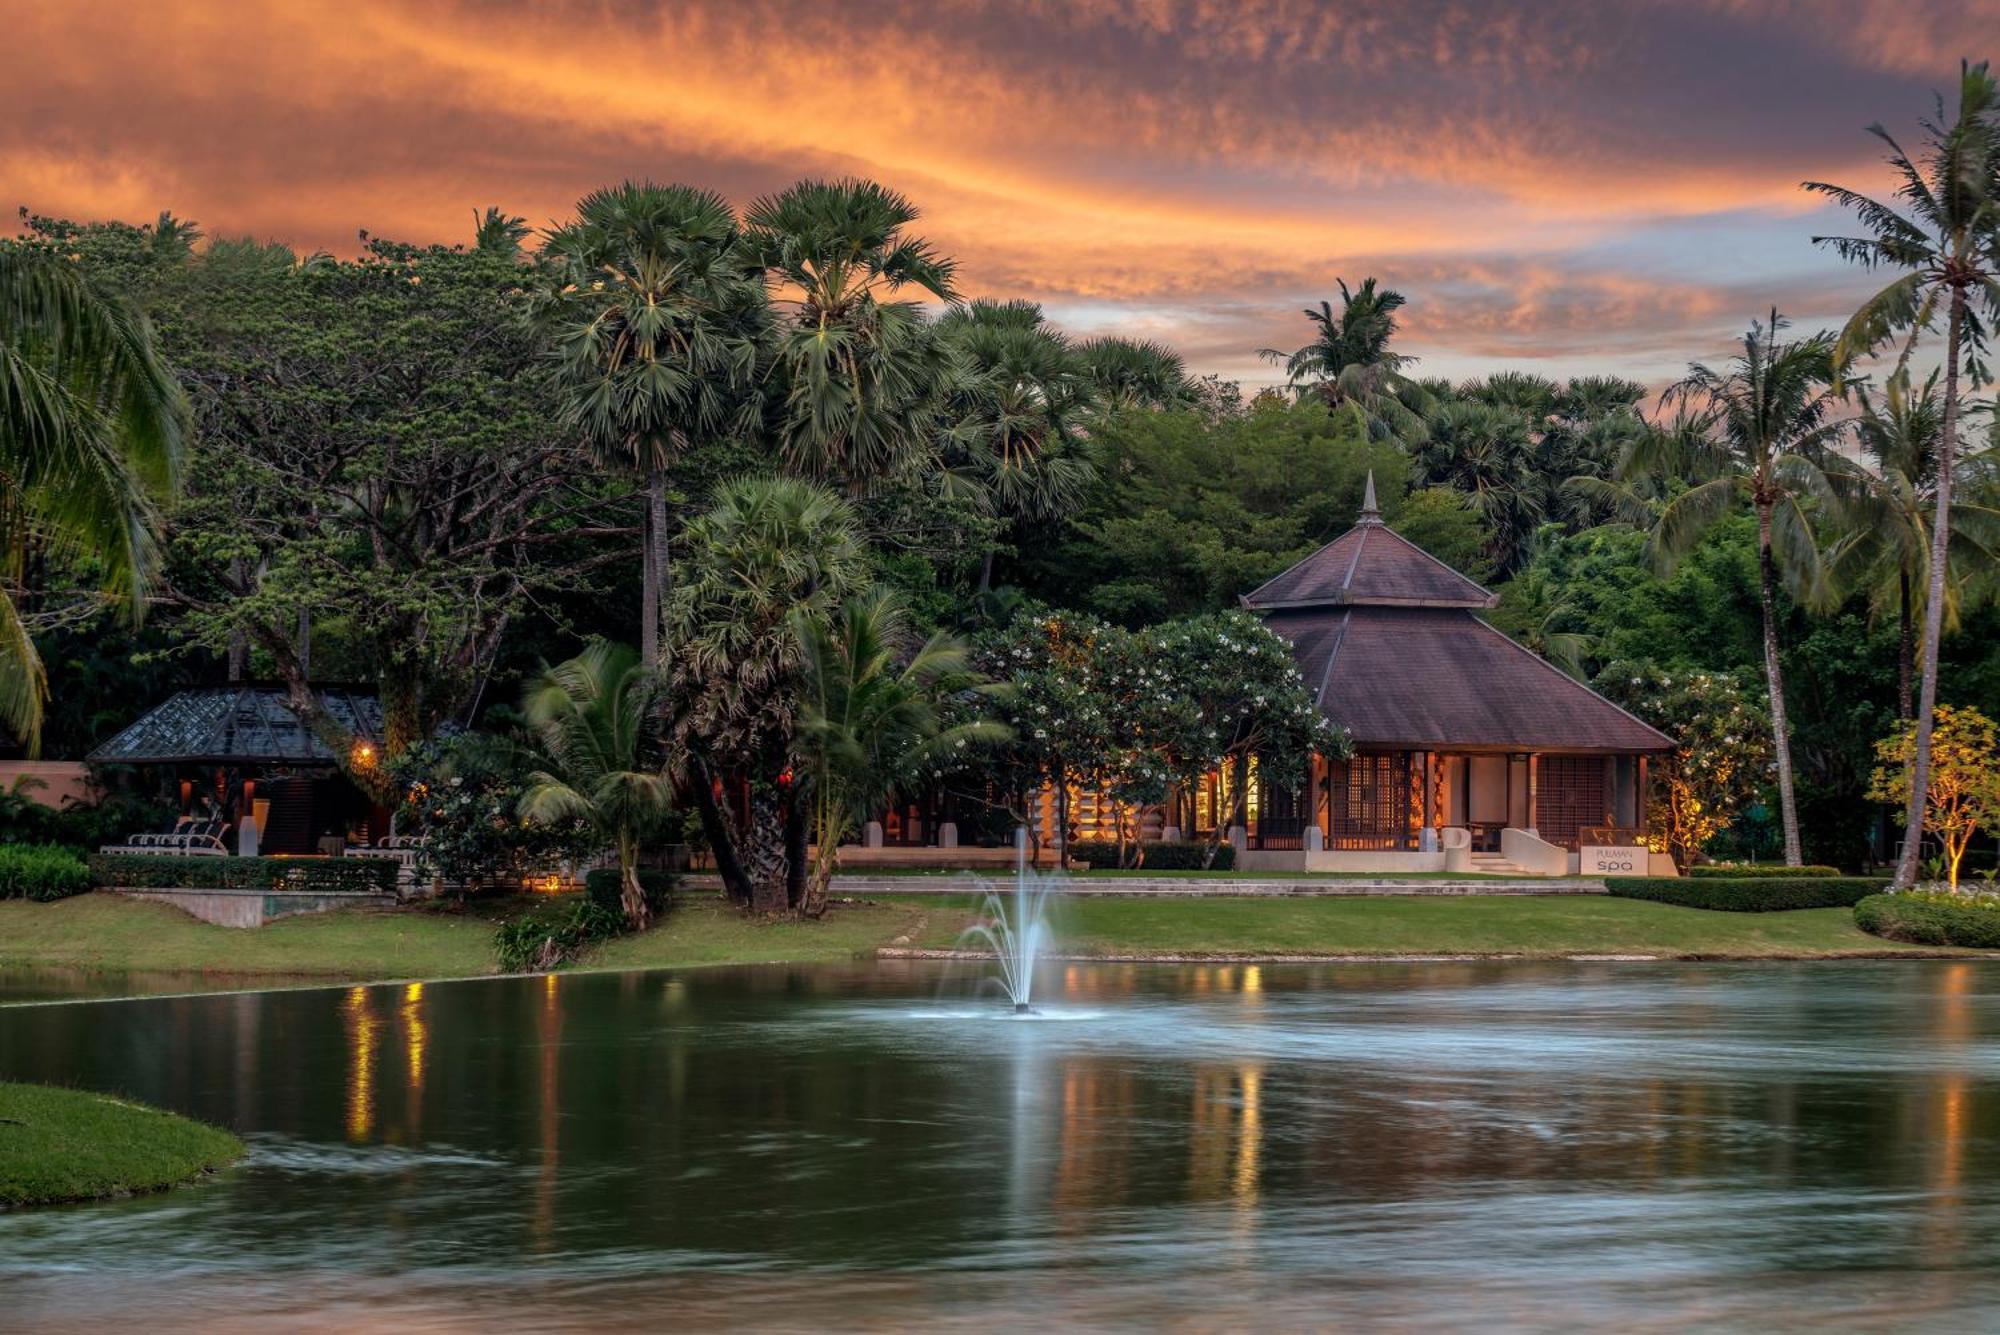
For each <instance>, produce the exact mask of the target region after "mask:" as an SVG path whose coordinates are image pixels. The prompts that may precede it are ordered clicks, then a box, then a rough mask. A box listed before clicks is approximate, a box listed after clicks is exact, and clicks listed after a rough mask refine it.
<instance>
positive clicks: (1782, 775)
mask: <svg viewBox="0 0 2000 1335" xmlns="http://www.w3.org/2000/svg"><path fill="white" fill-rule="evenodd" d="M1777 583H1778V577H1777V567H1776V565H1775V563H1774V562H1773V561H1772V558H1771V507H1770V506H1769V505H1766V504H1761V503H1760V504H1759V505H1758V506H1757V600H1758V603H1759V604H1760V605H1761V607H1762V609H1763V613H1764V681H1765V684H1766V685H1767V686H1769V688H1770V692H1771V740H1772V742H1773V744H1774V746H1775V748H1776V749H1775V752H1774V754H1775V755H1776V756H1777V760H1778V816H1779V819H1780V820H1781V821H1783V823H1784V828H1785V865H1786V866H1788V867H1796V866H1798V865H1799V864H1800V863H1802V862H1804V861H1805V858H1804V856H1803V855H1802V854H1801V853H1800V851H1799V808H1798V800H1797V798H1796V796H1795V795H1794V792H1793V788H1792V734H1791V728H1790V726H1789V725H1788V724H1787V723H1786V721H1785V672H1784V669H1783V668H1782V667H1780V666H1779V664H1778V603H1777Z"/></svg>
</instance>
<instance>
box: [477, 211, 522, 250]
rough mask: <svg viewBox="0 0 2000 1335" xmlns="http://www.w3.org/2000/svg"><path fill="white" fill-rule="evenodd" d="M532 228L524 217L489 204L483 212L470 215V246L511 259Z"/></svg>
mask: <svg viewBox="0 0 2000 1335" xmlns="http://www.w3.org/2000/svg"><path fill="white" fill-rule="evenodd" d="M533 230H534V229H533V228H532V227H530V226H528V220H527V219H526V218H523V217H521V216H519V215H518V214H513V213H502V212H501V211H500V210H499V209H496V208H494V207H493V206H492V205H490V204H489V205H488V206H487V208H486V211H485V212H484V213H474V214H473V215H472V248H473V249H474V250H477V251H481V252H483V253H485V254H488V255H499V256H501V257H502V258H504V259H510V260H511V259H514V258H515V257H517V256H518V255H520V253H521V243H522V242H523V241H525V240H527V239H528V233H530V232H532V231H533Z"/></svg>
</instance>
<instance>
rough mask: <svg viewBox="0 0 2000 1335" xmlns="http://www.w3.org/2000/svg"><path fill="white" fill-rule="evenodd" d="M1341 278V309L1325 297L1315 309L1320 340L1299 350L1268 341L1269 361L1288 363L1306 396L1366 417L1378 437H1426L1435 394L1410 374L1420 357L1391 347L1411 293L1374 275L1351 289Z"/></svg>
mask: <svg viewBox="0 0 2000 1335" xmlns="http://www.w3.org/2000/svg"><path fill="white" fill-rule="evenodd" d="M1335 281H1336V282H1338V283H1339V284H1340V311H1339V312H1338V313H1337V314H1336V313H1335V311H1334V309H1333V305H1332V303H1330V302H1325V301H1322V302H1321V303H1320V304H1319V308H1318V309H1317V310H1314V309H1311V308H1308V309H1307V310H1306V311H1305V317H1306V319H1308V320H1310V321H1312V324H1313V331H1314V332H1313V339H1312V341H1311V342H1310V343H1307V344H1306V345H1305V346H1304V347H1301V348H1299V349H1297V350H1296V351H1293V352H1283V351H1281V350H1279V349H1277V348H1265V349H1264V350H1263V352H1262V354H1261V355H1262V356H1263V358H1264V360H1265V361H1268V362H1271V363H1273V364H1274V365H1278V366H1282V367H1284V368H1285V384H1286V387H1287V388H1288V389H1290V390H1291V392H1292V393H1293V394H1294V395H1296V396H1297V397H1299V398H1302V399H1304V398H1313V399H1319V400H1320V401H1322V402H1324V403H1325V404H1326V405H1327V406H1328V407H1330V408H1333V409H1335V410H1339V409H1342V408H1351V409H1352V410H1353V411H1355V412H1358V413H1359V414H1360V415H1361V419H1362V421H1364V422H1365V423H1367V426H1368V434H1369V436H1370V437H1371V438H1372V439H1375V440H1383V439H1387V438H1392V437H1393V438H1395V439H1399V440H1403V441H1417V440H1421V439H1423V435H1424V422H1423V411H1424V409H1425V407H1426V406H1428V399H1429V395H1428V394H1427V393H1426V392H1425V390H1424V389H1423V387H1422V386H1420V385H1418V384H1416V383H1415V382H1414V381H1411V380H1410V379H1409V378H1407V377H1406V376H1404V374H1403V368H1404V367H1405V366H1407V365H1409V363H1410V362H1411V361H1412V360H1413V359H1412V358H1409V357H1406V356H1403V355H1402V354H1401V353H1396V352H1391V351H1390V350H1389V340H1390V338H1391V337H1393V336H1394V335H1395V332H1396V312H1397V311H1399V310H1401V309H1402V308H1403V307H1404V305H1406V304H1407V298H1405V297H1404V296H1403V294H1402V293H1400V292H1398V291H1396V290H1395V289H1393V288H1386V287H1385V288H1381V289H1379V290H1378V289H1377V288H1376V286H1375V280H1374V279H1373V278H1365V279H1363V280H1362V281H1361V286H1360V287H1358V288H1355V289H1354V290H1353V291H1349V290H1348V287H1347V282H1346V280H1345V279H1336V280H1335Z"/></svg>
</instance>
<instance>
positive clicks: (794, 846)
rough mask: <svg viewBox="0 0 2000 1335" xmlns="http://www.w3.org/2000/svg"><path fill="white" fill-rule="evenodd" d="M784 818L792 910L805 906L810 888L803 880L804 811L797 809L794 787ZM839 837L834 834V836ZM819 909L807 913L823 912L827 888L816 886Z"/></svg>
mask: <svg viewBox="0 0 2000 1335" xmlns="http://www.w3.org/2000/svg"><path fill="white" fill-rule="evenodd" d="M784 819H785V904H786V906H787V907H789V908H792V909H798V910H802V909H804V908H805V907H806V896H807V894H808V893H809V889H808V886H807V882H806V844H807V843H808V839H807V830H806V813H805V812H804V811H802V810H800V809H799V798H798V793H797V790H796V789H795V788H794V789H788V790H787V791H786V793H785V798H784ZM838 837H839V836H838V835H836V836H835V838H838ZM819 898H820V903H819V909H818V912H815V913H811V914H808V915H807V916H809V917H814V918H817V917H818V916H819V915H820V914H821V913H824V912H826V887H825V886H824V885H821V886H820V887H819Z"/></svg>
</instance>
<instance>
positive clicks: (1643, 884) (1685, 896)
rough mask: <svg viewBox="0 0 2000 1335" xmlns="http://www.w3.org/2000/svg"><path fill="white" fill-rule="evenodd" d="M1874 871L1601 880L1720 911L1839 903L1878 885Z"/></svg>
mask: <svg viewBox="0 0 2000 1335" xmlns="http://www.w3.org/2000/svg"><path fill="white" fill-rule="evenodd" d="M1887 884H1888V881H1887V880H1885V879H1883V878H1881V877H1878V876H1739V877H1721V876H1607V877H1605V878H1604V886H1605V888H1606V889H1607V890H1609V891H1610V892H1611V893H1612V894H1614V895H1617V896H1619V897H1620V898H1623V899H1650V900H1652V901H1653V902H1655V903H1657V904H1678V905H1680V906H1681V907H1682V908H1690V909H1715V910H1718V911H1720V912H1723V913H1776V912H1780V911H1783V910H1786V909H1844V908H1847V907H1849V906H1850V905H1852V904H1855V903H1857V902H1858V901H1860V900H1861V899H1863V898H1865V897H1867V896H1869V895H1872V894H1874V893H1875V892H1876V891H1878V890H1880V889H1882V887H1884V886H1885V885H1887Z"/></svg>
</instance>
